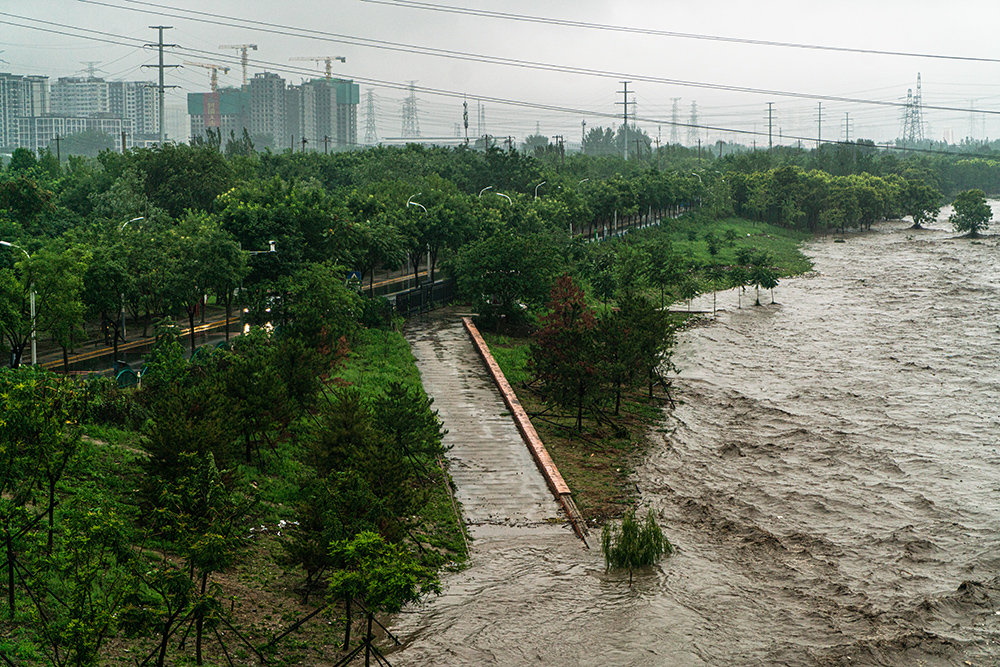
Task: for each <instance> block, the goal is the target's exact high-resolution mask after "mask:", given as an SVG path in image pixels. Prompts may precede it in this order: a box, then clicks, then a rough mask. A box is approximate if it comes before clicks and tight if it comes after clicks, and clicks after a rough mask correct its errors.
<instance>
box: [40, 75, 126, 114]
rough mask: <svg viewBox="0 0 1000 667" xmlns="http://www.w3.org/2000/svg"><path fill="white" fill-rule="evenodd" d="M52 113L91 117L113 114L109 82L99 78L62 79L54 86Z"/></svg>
mask: <svg viewBox="0 0 1000 667" xmlns="http://www.w3.org/2000/svg"><path fill="white" fill-rule="evenodd" d="M51 99H52V102H51V106H52V113H54V114H59V115H61V116H91V115H93V114H98V113H110V112H111V96H110V87H109V85H108V82H107V81H105V80H104V79H98V78H80V77H60V78H59V80H58V81H56V82H55V83H54V84H52V92H51Z"/></svg>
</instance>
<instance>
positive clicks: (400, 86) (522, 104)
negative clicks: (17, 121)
mask: <svg viewBox="0 0 1000 667" xmlns="http://www.w3.org/2000/svg"><path fill="white" fill-rule="evenodd" d="M81 1H84V0H81ZM0 15H9V14H6V13H4V12H0ZM17 18H27V17H17ZM27 20H31V21H36V22H40V23H44V24H48V25H61V27H63V28H68V29H73V30H79V31H81V32H90V33H94V34H98V35H104V36H109V35H111V33H103V32H100V31H96V30H91V29H87V28H77V27H74V26H66V25H64V24H53V23H52V22H50V21H42V20H41V19H32V18H27ZM0 24H2V25H13V26H16V27H23V28H29V29H33V30H38V31H41V32H49V33H54V34H61V35H66V36H70V37H76V38H79V39H89V40H91V41H97V42H103V43H108V44H114V45H118V46H135V44H130V43H127V42H123V41H120V40H122V39H129V40H131V39H133V38H129V37H121V36H116V37H118V39H117V40H113V39H108V38H106V37H88V36H86V35H79V34H74V33H68V32H63V31H60V30H55V29H50V28H39V27H37V26H30V25H24V24H18V23H12V22H9V21H0ZM133 41H139V40H133ZM178 52H179V53H180V54H182V55H196V56H214V57H216V58H218V53H217V52H215V51H206V50H203V49H190V48H185V47H179V48H178ZM251 62H252V63H253V64H255V65H258V66H262V67H266V68H270V69H271V70H273V71H278V72H287V73H293V74H303V75H308V74H311V73H312V70H309V69H308V68H304V67H296V66H291V65H287V64H285V63H274V62H269V61H265V60H260V59H253V60H251ZM355 80H356V81H358V82H361V83H365V84H369V85H378V86H382V87H385V88H391V89H397V90H408V91H411V92H412V91H420V92H423V93H427V94H432V95H438V96H441V97H448V98H465V97H466V93H463V92H456V91H450V90H445V89H438V88H431V87H426V86H422V87H418V86H412V85H410V84H404V83H400V82H396V81H386V80H381V79H372V78H366V77H355ZM477 98H478V99H477V103H481V102H482V101H486V102H492V103H495V104H501V105H507V106H513V107H518V108H528V109H535V110H544V111H552V112H555V113H560V114H567V115H576V116H580V115H588V116H597V117H601V118H609V119H611V118H617V113H610V112H602V111H594V110H589V109H580V108H574V107H565V106H559V105H555V104H546V103H538V102H527V101H523V100H513V99H509V98H501V97H492V96H477ZM924 108H927V107H924ZM483 111H484V109H483V108H482V107H481V111H480V118H483V117H484V116H485V114H484V113H483ZM977 113H988V112H986V111H984V110H981V109H979V110H977ZM989 113H1000V111H997V112H989ZM635 120H636V122H638V121H642V122H644V123H652V124H657V123H666V122H668V121H665V120H664V119H662V118H646V117H641V118H636V119H635ZM670 122H672V124H674V125H676V126H678V127H692V125H691V124H688V123H680V122H676V123H673V121H670ZM694 127H696V128H697V129H700V130H705V131H711V132H720V133H729V134H736V135H744V136H755V137H756V136H766V135H767V133H766V132H758V131H757V130H744V129H736V128H728V127H718V126H712V125H700V124H699V125H695V126H694ZM789 138H790V139H792V140H801V141H816V137H807V136H795V135H789ZM824 143H829V144H849V145H852V146H853V145H855V144H853V143H851V142H843V141H827V142H824ZM891 150H895V151H900V152H915V153H926V154H941V155H953V154H954V153H953V152H952V151H943V150H934V149H921V148H916V147H899V146H894V147H892V149H891ZM962 155H963V156H967V157H983V158H995V157H996V155H989V154H981V155H977V154H972V153H962Z"/></svg>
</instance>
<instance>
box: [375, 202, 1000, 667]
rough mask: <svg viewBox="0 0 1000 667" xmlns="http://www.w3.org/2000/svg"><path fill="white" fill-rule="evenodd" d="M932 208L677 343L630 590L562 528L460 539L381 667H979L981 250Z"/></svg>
mask: <svg viewBox="0 0 1000 667" xmlns="http://www.w3.org/2000/svg"><path fill="white" fill-rule="evenodd" d="M994 209H995V215H997V216H998V217H1000V210H997V206H996V205H995V206H994ZM947 213H948V211H947V210H945V211H943V212H942V218H941V221H940V222H938V223H936V224H934V225H932V226H931V229H928V230H925V231H914V230H909V229H908V228H907V225H906V224H905V223H899V222H895V223H885V224H883V225H881V226H878V227H877V228H876V229H874V230H873V231H872V232H870V233H867V232H866V233H864V234H858V233H855V234H849V235H848V236H847V239H846V242H845V243H835V242H833V238H832V237H829V238H826V239H823V240H817V241H813V242H810V243H809V244H808V245H807V246H806V248H805V252H806V254H808V255H809V256H810V257H811V258H812V259H813V261H814V263H815V271H814V272H812V273H810V274H808V275H806V276H802V277H798V278H794V279H789V280H784V281H782V283H781V285H779V287H778V288H777V289H776V290H775V300H776V301H777V303H775V304H771V303H770V295H765V294H763V293H762V294H761V301H762V303H764V304H765V305H763V306H760V307H756V306H753V305H752V303H753V296H754V295H753V293H752V292H748V293H747V294H746V295H744V297H743V308H742V309H741V308H738V307H737V297H736V294H735V293H734V292H729V293H724V294H720V298H719V304H720V307H721V308H722V311H721V312H720V313H719V317H718V320H717V321H715V322H706V323H704V324H701V325H698V326H695V327H693V328H691V329H690V330H688V331H687V332H685V333H684V334H683V335H682V336H681V340H680V344H679V346H678V349H677V352H676V359H675V360H676V364H677V366H678V367H679V368H680V375H679V377H678V378H677V380H676V392H677V398H679V399H680V400H681V401H682V404H681V405H679V406H678V408H677V410H676V411H674V412H673V413H672V414H669V415H665V417H664V420H663V422H662V424H660V425H659V426H658V428H657V429H656V431H655V432H654V436H655V439H656V443H655V445H654V447H653V450H652V451H651V453H650V456H649V458H648V460H646V461H645V462H643V463H642V464H641V465H640V466H639V467H638V469H637V471H636V475H635V482H636V483H637V484H638V487H639V489H640V491H641V494H642V500H643V504H644V505H647V506H651V507H653V508H654V510H655V511H656V512H657V513H658V514H659V516H660V517H661V525H662V526H663V528H664V530H665V532H666V534H667V535H668V537H669V538H670V539H671V540H672V541H673V542H674V543H675V544H676V546H677V549H678V550H677V553H676V554H674V555H673V556H672V557H670V558H668V559H665V560H664V561H663V562H662V564H661V566H660V567H658V568H655V569H650V570H648V571H644V572H641V573H639V574H637V577H636V583H635V585H634V586H633V587H632V588H631V589H630V588H629V587H628V585H627V575H618V574H606V573H605V572H604V571H603V566H602V565H603V564H602V561H601V556H600V553H599V551H597V550H595V551H587V550H584V549H583V548H582V547H581V546H580V543H579V542H578V541H576V540H575V539H574V538H573V537H572V535H571V534H569V533H568V532H567V531H565V530H562V529H552V530H551V531H534V532H531V533H517V532H515V531H512V532H511V533H510V534H507V535H504V534H489V535H483V536H482V537H481V538H480V539H477V540H476V543H475V545H474V552H475V553H474V557H473V558H472V561H471V565H470V567H468V568H467V569H466V570H464V571H462V572H459V573H454V574H447V575H445V577H444V594H443V595H442V596H440V597H437V598H434V599H432V600H430V601H429V602H428V603H427V604H425V605H422V606H421V607H419V608H415V609H412V610H410V611H409V612H407V613H404V614H401V615H400V616H399V617H397V619H396V620H395V629H396V630H397V631H398V632H399V633H400V635H401V638H402V639H403V640H404V642H405V646H404V647H403V648H401V649H399V650H396V651H394V652H393V654H392V655H391V656H390V657H391V660H392V662H393V664H394V665H397V667H398V666H400V665H529V664H532V665H556V666H567V667H568V666H576V665H593V666H598V665H658V666H659V665H678V666H687V665H692V666H698V665H726V666H728V665H892V666H900V667H902V666H910V665H1000V238H998V237H987V238H984V239H982V241H981V242H977V243H972V242H970V241H969V240H968V239H964V238H958V237H957V235H956V234H955V233H954V232H952V231H951V230H950V228H949V226H948V224H947V223H946V222H944V221H943V220H944V216H946V215H947ZM711 305H712V302H711V298H710V297H708V298H704V297H703V298H702V299H701V300H700V301H697V302H696V303H695V307H696V308H700V309H708V310H711ZM446 426H447V424H446Z"/></svg>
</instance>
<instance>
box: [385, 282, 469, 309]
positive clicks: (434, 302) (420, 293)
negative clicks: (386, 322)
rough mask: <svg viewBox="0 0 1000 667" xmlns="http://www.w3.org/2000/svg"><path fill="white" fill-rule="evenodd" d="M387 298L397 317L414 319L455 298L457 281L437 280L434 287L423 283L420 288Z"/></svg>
mask: <svg viewBox="0 0 1000 667" xmlns="http://www.w3.org/2000/svg"><path fill="white" fill-rule="evenodd" d="M386 298H388V299H389V303H391V304H392V307H393V312H395V313H396V314H397V315H400V316H402V317H412V316H413V315H418V314H420V313H426V312H427V311H428V310H431V309H432V308H436V307H438V306H443V305H446V304H448V303H449V302H450V301H451V300H452V299H453V298H455V281H454V280H452V279H450V278H449V279H446V280H437V281H435V282H434V284H433V285H431V283H429V282H426V283H421V284H420V286H419V287H415V288H413V289H410V290H406V291H405V292H397V293H396V294H391V295H387V297H386Z"/></svg>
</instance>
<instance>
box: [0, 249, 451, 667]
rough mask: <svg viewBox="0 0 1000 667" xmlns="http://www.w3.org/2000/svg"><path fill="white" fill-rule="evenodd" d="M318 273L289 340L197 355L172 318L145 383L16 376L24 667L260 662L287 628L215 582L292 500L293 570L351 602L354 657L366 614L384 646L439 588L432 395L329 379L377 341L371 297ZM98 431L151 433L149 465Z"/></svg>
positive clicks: (11, 532) (4, 585)
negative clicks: (431, 524) (260, 624)
mask: <svg viewBox="0 0 1000 667" xmlns="http://www.w3.org/2000/svg"><path fill="white" fill-rule="evenodd" d="M312 271H313V273H310V274H307V275H301V274H300V275H296V276H295V278H294V280H293V283H294V286H293V289H292V292H293V293H295V294H296V299H295V300H294V305H293V306H291V307H290V308H291V312H292V317H290V320H289V323H288V325H287V326H286V327H285V328H284V330H283V333H282V334H281V335H280V336H276V335H273V334H269V333H267V332H266V331H264V330H263V329H259V328H257V329H253V330H252V331H251V332H250V333H248V334H245V335H243V336H240V337H238V338H237V339H235V340H234V341H233V345H232V348H231V349H217V350H213V351H211V352H207V351H205V350H199V353H198V354H197V355H195V356H194V357H193V358H192V359H191V361H187V360H186V359H185V356H184V353H183V348H182V345H181V343H180V342H179V340H178V337H177V329H176V327H172V326H168V325H161V326H160V327H158V330H157V334H158V339H157V342H156V344H155V346H154V351H153V353H152V354H151V355H150V357H149V358H148V360H147V361H148V364H149V371H148V373H147V374H146V375H145V379H144V382H143V386H142V388H141V389H139V390H128V391H123V390H119V389H117V387H115V386H114V383H113V382H112V381H111V380H104V379H91V380H88V381H81V382H77V381H74V380H72V379H69V378H61V377H58V376H54V375H52V374H50V373H47V372H45V371H42V370H40V369H36V368H30V369H29V368H23V369H17V370H6V369H5V370H2V371H0V395H3V396H4V402H3V404H2V406H0V540H2V542H0V549H2V551H0V571H2V572H3V574H4V576H3V578H2V582H0V591H2V592H3V595H4V602H5V605H4V607H5V608H4V610H3V615H4V616H6V617H7V618H8V619H9V623H8V624H6V628H7V630H8V631H9V632H5V633H4V636H3V637H0V657H2V659H3V660H4V661H5V662H6V663H7V664H12V663H10V658H9V657H8V656H9V655H15V657H19V658H23V659H25V660H27V661H28V663H29V664H34V663H35V662H36V660H35V659H34V658H33V657H31V656H32V651H40V652H41V653H42V654H44V655H45V656H46V657H45V660H44V662H45V663H46V664H52V665H59V666H62V665H77V666H81V665H95V664H99V663H101V661H102V660H104V659H106V657H107V653H106V651H107V649H108V646H109V645H110V644H112V643H115V644H116V645H118V646H119V647H120V646H121V645H122V642H124V645H125V646H128V647H130V648H129V650H131V651H136V656H137V661H138V663H139V664H153V665H157V666H158V667H162V666H163V665H165V664H173V663H174V662H176V661H177V660H178V659H181V658H180V657H179V655H175V654H176V653H178V652H183V651H185V650H186V646H190V647H191V653H193V658H194V661H195V662H196V663H197V664H199V665H200V664H203V662H204V661H206V660H207V659H208V654H209V653H210V652H219V651H221V653H220V654H219V658H220V659H221V658H222V656H223V654H224V655H225V656H226V657H228V658H229V660H230V661H231V660H232V657H231V656H232V655H233V654H234V652H235V651H240V652H246V653H248V654H250V653H254V654H256V655H257V657H258V658H259V659H261V660H263V657H262V656H263V654H264V653H265V652H267V651H269V650H271V649H272V648H273V647H274V645H276V643H277V642H278V641H280V639H281V636H282V635H277V636H275V637H273V638H272V640H271V642H270V643H269V644H264V643H260V640H259V639H257V640H254V641H252V640H251V639H250V638H249V634H248V633H247V631H246V630H247V629H246V628H245V627H244V628H243V629H242V630H241V629H240V627H238V626H239V625H240V622H239V621H238V620H237V618H236V617H235V616H234V615H233V614H232V613H231V605H230V604H223V602H224V600H225V595H226V591H225V590H224V589H223V588H222V587H221V586H220V585H219V582H218V577H219V575H220V574H221V573H223V572H225V571H227V570H228V569H230V568H231V567H232V566H233V565H234V564H236V563H237V562H238V560H239V559H240V558H241V557H242V556H243V554H245V553H246V552H247V551H248V549H250V548H251V546H252V539H253V531H252V530H251V528H252V527H253V526H256V525H258V523H259V522H260V521H261V520H265V519H264V517H271V520H273V517H274V513H275V510H274V508H273V505H274V504H275V503H282V504H286V505H287V509H285V510H283V511H284V512H285V513H286V514H285V515H286V516H289V514H290V515H291V518H292V519H293V521H291V522H290V524H289V531H288V535H287V536H286V537H285V539H284V541H283V553H284V554H285V556H284V560H285V562H286V563H287V565H290V566H295V567H296V568H301V570H299V571H301V572H302V573H303V579H304V582H303V589H302V590H303V592H304V593H305V596H306V598H308V595H309V593H311V592H316V593H318V594H319V595H320V596H321V597H322V598H324V600H325V602H324V604H323V605H321V607H326V606H329V605H343V608H344V609H345V610H346V615H347V624H346V627H347V635H346V637H345V646H344V648H345V650H347V648H348V646H349V645H350V628H351V624H352V618H351V609H352V607H356V608H359V609H361V610H362V611H363V615H364V618H366V619H368V621H369V634H368V635H367V636H366V638H365V642H364V644H365V645H367V646H370V640H371V636H370V626H371V621H372V619H374V617H375V615H376V614H381V613H386V612H395V611H398V610H399V608H400V607H401V606H402V605H403V604H405V603H406V602H409V601H412V600H415V599H417V598H419V597H420V596H422V595H424V594H426V593H428V592H431V591H433V590H436V589H437V577H436V573H435V571H436V568H438V567H440V565H441V563H442V562H443V560H444V558H445V556H443V555H442V554H440V553H438V552H436V551H432V550H430V549H426V548H424V546H423V545H422V544H421V539H420V538H419V537H418V536H415V535H414V531H416V530H418V529H420V528H422V527H423V526H422V525H421V524H422V521H421V520H418V519H416V518H415V517H418V516H421V515H423V514H425V513H426V512H425V509H424V505H425V504H426V503H427V502H428V489H429V488H431V487H434V486H438V487H439V486H440V485H441V483H442V479H441V475H442V474H443V473H442V471H441V470H440V468H439V467H438V457H439V456H440V455H441V454H442V453H443V451H444V450H443V448H442V445H441V438H442V435H443V431H442V429H441V425H440V422H439V420H438V419H437V417H436V413H435V412H434V411H433V410H432V407H431V403H430V401H429V400H428V399H427V398H426V396H424V395H423V393H422V391H421V390H420V389H419V387H415V386H412V385H404V384H402V383H400V382H393V383H389V384H388V385H387V386H385V387H383V388H382V390H381V391H377V392H375V393H369V394H364V395H363V394H362V393H361V392H360V391H359V390H358V389H357V388H347V387H346V383H343V382H341V383H339V384H340V385H342V386H344V388H340V389H338V388H337V384H336V383H331V384H330V385H329V386H326V385H325V384H324V378H327V379H328V378H329V377H330V375H331V374H333V373H336V372H337V369H338V367H339V365H340V363H341V362H342V361H343V359H344V358H345V354H346V353H347V350H348V349H349V346H350V344H351V343H352V342H353V341H354V340H355V338H356V336H358V335H360V334H359V325H358V323H357V321H356V319H355V315H356V314H357V312H358V309H357V308H356V306H357V303H358V302H359V297H358V295H356V294H354V293H352V292H350V291H349V290H347V289H346V288H345V287H344V286H343V283H342V281H340V280H338V279H333V276H332V275H330V274H329V273H326V274H324V273H322V272H320V269H319V268H313V269H312ZM95 422H97V423H103V424H108V425H114V426H117V427H124V428H128V429H139V430H140V432H141V439H139V440H138V441H137V442H138V443H140V444H141V447H142V450H143V452H142V454H141V455H140V456H138V457H136V456H134V455H129V454H128V453H127V452H126V451H125V450H121V451H117V450H115V449H109V448H108V445H103V446H99V445H94V444H93V443H92V442H91V441H89V440H83V439H82V438H81V433H82V431H83V429H84V424H93V423H95ZM123 456H124V457H126V458H127V459H128V461H129V463H123V462H122V461H121V460H120V459H121V458H122V457H123ZM104 459H107V461H106V462H102V460H104ZM111 461H115V462H114V463H111ZM109 466H110V467H109ZM264 480H274V481H276V482H277V484H275V486H277V487H278V488H282V489H286V490H285V491H284V492H283V493H282V494H276V492H274V491H270V490H265V488H264V487H265V484H263V483H259V482H263V481H264ZM267 486H271V484H267ZM269 506H272V507H270V508H269ZM414 551H417V552H420V553H414ZM28 619H34V620H33V621H32V622H28ZM11 633H13V634H11ZM10 637H13V638H14V639H15V640H16V642H20V643H14V644H12V643H10V642H9V641H8V638H10ZM13 646H16V647H17V649H16V650H17V651H18V653H15V654H11V651H12V650H14V649H12V647H13ZM30 647H34V648H33V649H32V648H30ZM210 649H211V651H210ZM36 657H37V656H36ZM38 662H42V661H41V660H38ZM17 664H20V662H19V663H17Z"/></svg>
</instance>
